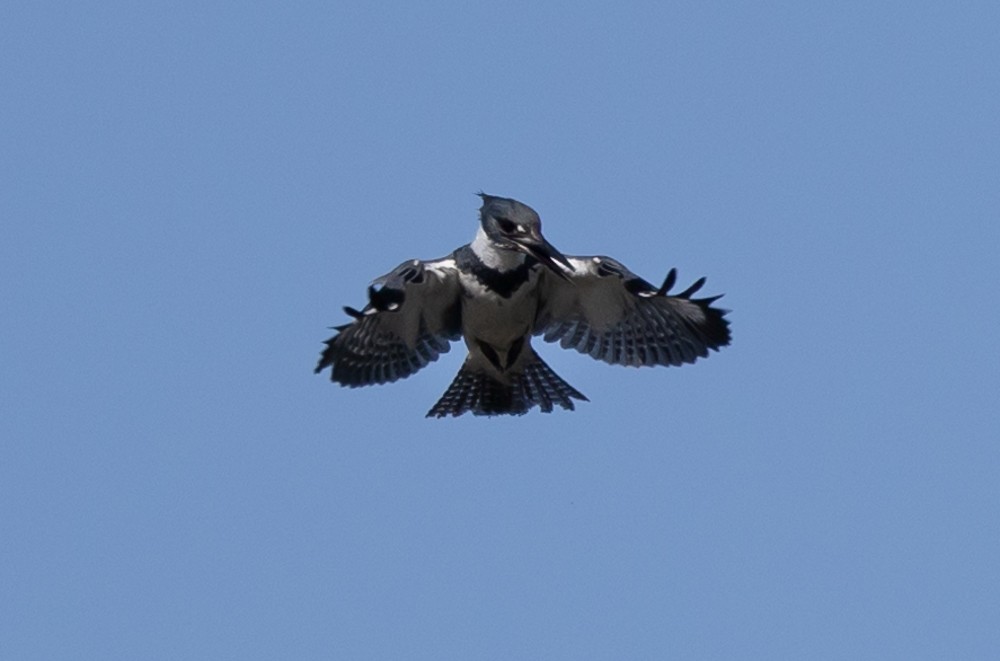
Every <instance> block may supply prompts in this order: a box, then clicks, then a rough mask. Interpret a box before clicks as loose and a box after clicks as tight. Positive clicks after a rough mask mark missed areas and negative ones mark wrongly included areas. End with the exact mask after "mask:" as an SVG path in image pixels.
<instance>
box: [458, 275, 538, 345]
mask: <svg viewBox="0 0 1000 661" xmlns="http://www.w3.org/2000/svg"><path fill="white" fill-rule="evenodd" d="M537 284H538V274H537V273H532V274H531V275H530V276H529V278H528V282H526V283H524V284H523V285H521V287H520V288H519V289H517V290H516V291H515V292H513V293H512V294H511V296H510V298H501V297H499V296H495V295H489V294H488V293H487V292H486V291H485V289H484V288H483V286H482V284H480V282H479V281H478V280H476V279H475V278H472V277H469V278H468V279H466V278H464V277H463V278H462V286H463V289H464V293H463V297H462V334H463V335H464V336H465V342H466V344H468V345H469V346H470V348H471V346H472V344H473V343H474V341H476V340H478V341H481V342H486V343H487V344H490V345H492V346H494V347H496V348H497V349H506V348H507V347H509V346H510V344H511V343H512V342H513V341H515V340H517V339H518V338H520V337H524V336H525V335H530V333H531V327H532V325H533V324H534V321H535V314H536V312H537V309H538V292H537Z"/></svg>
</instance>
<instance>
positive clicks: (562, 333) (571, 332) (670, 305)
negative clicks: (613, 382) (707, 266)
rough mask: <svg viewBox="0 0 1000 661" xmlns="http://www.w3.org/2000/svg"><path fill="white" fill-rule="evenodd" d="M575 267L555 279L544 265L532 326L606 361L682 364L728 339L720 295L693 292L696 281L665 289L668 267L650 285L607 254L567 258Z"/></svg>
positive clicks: (671, 276) (670, 278) (670, 280)
mask: <svg viewBox="0 0 1000 661" xmlns="http://www.w3.org/2000/svg"><path fill="white" fill-rule="evenodd" d="M568 259H569V261H570V263H571V264H572V265H573V268H574V271H573V272H572V273H569V274H568V275H569V278H568V279H565V278H556V277H552V276H551V275H549V274H548V273H547V272H545V271H543V279H542V283H541V287H542V296H541V303H540V306H539V312H538V316H537V318H536V321H535V327H534V333H535V334H536V335H542V336H543V338H544V339H545V340H546V341H547V342H559V344H560V345H561V346H562V347H563V348H566V349H576V350H577V351H579V352H580V353H584V354H588V355H590V356H592V357H594V358H596V359H598V360H603V361H605V362H607V363H611V364H613V365H634V366H644V365H682V364H684V363H693V362H695V360H697V359H698V358H703V357H705V356H707V355H708V353H709V350H718V349H719V348H721V347H723V346H725V345H727V344H729V341H730V332H729V322H728V321H727V320H726V319H725V315H726V312H727V311H726V310H722V309H719V308H716V307H713V306H712V303H714V302H715V301H716V300H718V299H719V298H720V297H719V296H713V297H709V298H692V295H693V294H695V293H696V292H697V291H698V290H699V289H701V288H702V286H704V284H705V278H700V279H699V280H697V281H695V283H694V284H692V285H691V286H690V287H688V288H687V289H686V290H684V291H682V292H681V293H679V294H675V295H670V293H669V292H670V289H671V288H672V287H673V285H674V283H675V282H676V280H677V271H676V270H675V269H671V270H670V272H669V273H668V274H667V277H666V279H665V280H664V281H663V285H662V286H661V287H659V288H657V287H654V286H653V285H651V284H650V283H649V282H647V281H645V280H643V279H642V278H640V277H639V276H637V275H635V274H634V273H632V272H631V271H629V270H628V269H627V268H625V266H623V265H622V264H621V263H620V262H617V261H616V260H614V259H611V258H610V257H603V256H597V257H569V258H568Z"/></svg>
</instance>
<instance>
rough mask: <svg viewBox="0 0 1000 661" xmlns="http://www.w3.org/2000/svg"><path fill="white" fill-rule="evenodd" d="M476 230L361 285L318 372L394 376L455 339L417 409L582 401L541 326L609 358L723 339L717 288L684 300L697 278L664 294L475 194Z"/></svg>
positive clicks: (505, 203)
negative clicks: (450, 376) (363, 293)
mask: <svg viewBox="0 0 1000 661" xmlns="http://www.w3.org/2000/svg"><path fill="white" fill-rule="evenodd" d="M479 196H480V197H481V198H482V200H483V205H482V207H481V208H480V210H479V231H478V232H477V233H476V238H475V239H474V240H473V241H472V243H470V244H467V245H464V246H462V247H461V248H458V249H457V250H455V251H454V252H453V253H451V255H449V256H448V257H444V258H442V259H435V260H430V261H420V260H417V259H414V260H410V261H407V262H403V263H402V264H400V265H399V266H398V267H396V268H395V269H394V270H392V271H390V272H389V273H387V274H386V275H383V276H382V277H380V278H377V279H376V280H375V281H373V283H372V285H371V286H369V287H368V304H367V305H365V307H364V308H363V309H361V310H356V309H354V308H350V307H345V308H344V311H345V312H346V313H347V314H348V315H349V316H351V317H352V318H353V319H352V321H351V322H350V323H348V324H345V325H343V326H337V327H335V330H336V331H337V334H336V335H334V336H333V337H331V338H330V339H329V340H327V341H326V342H325V344H326V349H325V350H324V351H323V352H322V354H321V355H320V359H319V364H317V365H316V370H315V371H316V373H317V374H318V373H320V372H322V371H323V370H324V369H326V368H328V367H329V368H330V378H331V380H333V381H335V382H337V383H339V384H341V385H343V386H349V387H352V388H354V387H358V386H368V385H374V384H381V383H391V382H393V381H396V380H398V379H403V378H406V377H408V376H410V375H411V374H413V373H414V372H416V371H417V370H419V369H420V368H422V367H424V366H425V365H427V364H428V363H430V362H433V361H435V360H437V358H438V356H440V355H441V354H442V353H445V352H447V351H448V349H449V348H450V346H451V345H450V343H451V342H453V341H455V340H458V339H459V338H462V339H464V340H465V345H466V347H467V348H468V350H469V353H468V355H467V356H466V358H465V362H464V363H463V364H462V368H461V369H460V370H459V372H458V375H457V376H456V377H455V380H454V381H453V382H452V383H451V385H450V386H449V387H448V390H447V391H445V393H444V395H442V396H441V398H440V399H439V400H438V402H437V403H436V404H435V405H434V406H433V407H432V408H431V410H430V411H429V412H428V413H427V417H438V418H442V417H446V416H459V415H462V414H463V413H467V412H471V413H472V414H473V415H522V414H524V413H527V412H528V411H529V410H530V409H532V408H533V407H535V406H537V407H539V408H540V409H541V410H542V411H544V412H546V413H548V412H550V411H552V409H553V407H554V406H560V407H562V408H564V409H569V410H573V408H574V406H573V400H574V399H577V400H583V401H588V400H587V398H586V397H585V396H584V395H582V394H581V393H580V392H579V391H578V390H577V389H576V388H574V387H573V386H571V385H569V384H568V383H566V382H565V381H564V380H563V379H562V378H561V377H559V376H558V375H557V374H556V373H555V372H553V371H552V369H551V368H550V367H549V366H548V365H546V364H545V362H543V361H542V359H541V358H540V357H539V356H538V354H537V353H535V349H534V348H533V347H532V346H531V338H532V336H537V335H541V336H542V338H543V339H544V340H546V341H547V342H556V341H558V342H559V344H560V345H561V346H562V347H563V348H565V349H576V350H577V351H579V352H580V353H584V354H587V355H589V356H592V357H594V358H596V359H598V360H603V361H604V362H606V363H610V364H612V365H632V366H636V367H639V366H646V365H649V366H652V365H682V364H684V363H693V362H695V360H697V359H698V358H699V357H701V358H704V357H706V356H708V352H709V349H712V350H716V351H717V350H718V349H719V348H720V347H723V346H726V345H727V344H729V340H730V333H729V322H728V321H727V320H726V319H725V315H726V313H727V310H722V309H719V308H715V307H712V304H713V303H714V302H715V301H716V300H718V299H719V298H720V296H712V297H709V298H693V296H694V294H695V292H697V291H698V290H699V289H701V287H702V285H704V284H705V278H701V279H700V280H698V281H697V282H695V283H694V284H693V285H691V286H690V287H688V288H687V289H685V290H684V291H682V292H680V293H677V294H671V293H670V290H671V288H673V286H674V282H675V280H676V277H677V271H676V270H675V269H671V270H670V272H669V273H668V274H667V277H666V279H665V280H664V282H663V284H662V285H661V286H660V287H655V286H653V285H651V284H650V283H649V282H647V281H645V280H643V279H642V278H640V277H639V276H637V275H635V274H634V273H632V272H631V271H629V270H628V269H627V268H625V267H624V266H623V265H622V264H621V263H620V262H617V261H615V260H614V259H611V258H610V257H602V256H595V257H573V256H569V255H563V254H562V253H560V252H559V251H558V250H556V249H555V247H553V245H552V244H551V243H549V242H548V241H547V240H546V239H545V238H544V237H543V236H542V223H541V220H540V219H539V217H538V214H537V213H536V212H535V210H534V209H532V208H531V207H529V206H528V205H526V204H523V203H521V202H518V201H517V200H513V199H510V198H505V197H494V196H492V195H486V194H485V193H480V194H479Z"/></svg>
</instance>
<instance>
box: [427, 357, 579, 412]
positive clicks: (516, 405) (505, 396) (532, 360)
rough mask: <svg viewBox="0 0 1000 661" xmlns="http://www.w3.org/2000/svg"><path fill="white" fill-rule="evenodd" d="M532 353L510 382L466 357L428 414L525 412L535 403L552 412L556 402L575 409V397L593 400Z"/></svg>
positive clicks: (565, 407) (510, 377) (543, 410)
mask: <svg viewBox="0 0 1000 661" xmlns="http://www.w3.org/2000/svg"><path fill="white" fill-rule="evenodd" d="M532 354H533V355H531V356H529V357H528V360H527V361H526V362H525V365H524V370H523V371H522V372H521V373H520V374H509V375H508V377H509V380H510V383H503V382H501V381H498V380H497V379H496V378H495V377H494V376H493V375H492V374H489V373H487V372H485V371H483V370H482V369H481V368H477V367H475V366H472V367H470V365H469V361H468V360H466V362H465V363H464V364H463V365H462V369H460V370H459V371H458V375H457V376H456V377H455V380H454V381H452V382H451V385H450V386H448V390H447V391H446V392H445V393H444V395H442V396H441V399H439V400H438V403H437V404H435V405H434V408H432V409H431V410H430V411H428V413H427V417H428V418H431V417H437V418H444V417H446V416H449V415H450V416H459V415H462V414H463V413H465V412H466V411H471V412H472V414H473V415H524V414H525V413H527V412H528V411H529V410H530V409H531V408H532V407H533V406H538V407H540V408H541V409H542V412H543V413H549V412H551V411H552V405H553V404H558V405H559V406H561V407H563V408H564V409H569V410H570V411H572V410H573V408H574V407H573V399H579V400H582V401H585V402H586V401H589V400H588V399H587V398H586V397H584V396H583V395H582V394H581V393H580V392H579V391H578V390H577V389H576V388H574V387H573V386H571V385H569V384H568V383H566V382H565V381H563V380H562V378H561V377H560V376H559V375H558V374H556V373H555V372H553V371H552V368H551V367H549V366H548V365H546V364H545V363H544V362H543V361H542V359H541V358H539V357H538V355H537V354H535V352H534V351H532Z"/></svg>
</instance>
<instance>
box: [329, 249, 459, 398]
mask: <svg viewBox="0 0 1000 661" xmlns="http://www.w3.org/2000/svg"><path fill="white" fill-rule="evenodd" d="M376 287H378V288H376ZM460 309H461V308H460V286H459V279H458V270H457V269H456V268H455V262H454V260H453V259H451V258H446V259H439V260H435V261H429V262H421V261H419V260H416V259H414V260H411V261H409V262H404V263H403V264H400V265H399V266H398V267H396V268H395V269H394V270H393V271H392V272H390V273H387V274H386V275H384V276H382V277H381V278H378V279H377V280H375V281H374V283H373V284H372V286H370V287H369V288H368V305H366V306H365V307H364V309H363V310H361V311H358V310H355V309H353V308H348V307H345V308H344V311H345V312H347V314H349V315H350V316H352V317H354V321H352V322H351V323H349V324H345V325H343V326H337V327H336V328H335V330H337V331H338V332H337V334H336V335H334V336H333V337H331V338H330V339H329V340H327V341H326V349H325V350H324V351H323V353H322V355H321V356H320V359H319V364H317V365H316V370H315V371H316V373H317V374H318V373H319V372H321V371H323V370H324V369H326V368H327V367H329V368H330V378H331V380H333V381H336V382H337V383H340V384H341V385H345V386H351V387H357V386H367V385H372V384H376V383H388V382H391V381H396V380H397V379H402V378H405V377H408V376H410V375H411V374H413V373H414V372H416V371H417V370H419V369H420V368H421V367H423V366H424V365H427V364H428V363H430V362H432V361H435V360H437V358H438V356H440V355H441V354H442V353H446V352H447V351H448V349H450V348H451V345H450V342H451V341H452V340H457V339H458V338H459V337H460V335H461V323H460V314H461V313H460Z"/></svg>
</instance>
